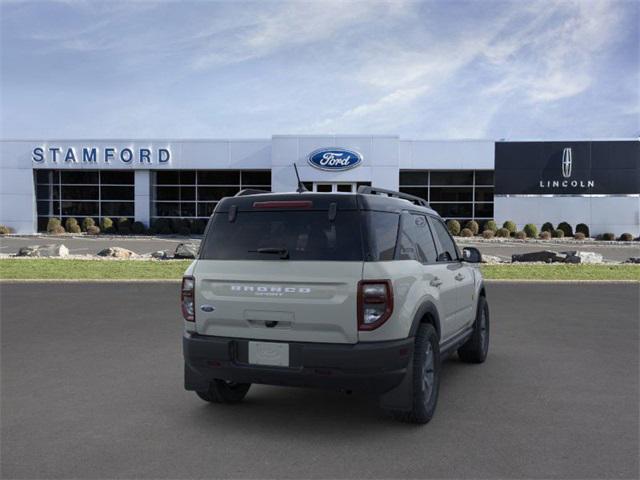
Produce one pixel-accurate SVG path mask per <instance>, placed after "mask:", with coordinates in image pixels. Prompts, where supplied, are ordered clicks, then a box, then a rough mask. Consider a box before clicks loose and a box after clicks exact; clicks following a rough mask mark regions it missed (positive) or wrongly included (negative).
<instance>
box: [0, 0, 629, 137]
mask: <svg viewBox="0 0 640 480" xmlns="http://www.w3.org/2000/svg"><path fill="white" fill-rule="evenodd" d="M0 1H1V2H2V3H1V4H0V29H1V37H0V40H1V43H0V54H1V64H0V67H1V70H0V74H1V77H0V78H1V80H0V81H1V83H0V87H1V89H0V101H1V103H0V107H1V115H2V116H1V120H2V123H1V125H0V136H1V137H2V138H3V139H42V138H45V139H49V138H61V139H71V138H74V139H75V138H77V139H81V138H122V139H125V138H170V139H179V138H269V137H271V135H278V134H392V135H399V136H400V137H401V138H405V139H463V138H483V139H502V138H504V139H580V138H621V137H638V136H640V72H639V71H640V33H639V25H640V1H637V0H629V1H595V0H593V1H591V0H577V1H571V0H566V1H554V2H550V1H543V2H537V1H526V0H522V1H510V2H502V1H479V0H476V1H469V2H458V1H441V2H435V1H434V2H410V1H401V0H395V1H374V0H367V1H358V2H352V1H293V2H284V1H261V2H238V1H226V2H222V1H221V2H214V1H191V2H185V1H183V2H169V1H162V2H150V1H129V2H115V1H89V0H86V1H82V0H76V1H74V0H67V1H56V2H45V1H37V2H24V1H15V0H0Z"/></svg>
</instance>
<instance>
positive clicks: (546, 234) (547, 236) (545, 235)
mask: <svg viewBox="0 0 640 480" xmlns="http://www.w3.org/2000/svg"><path fill="white" fill-rule="evenodd" d="M539 237H540V240H549V239H550V238H551V232H549V231H548V230H544V231H543V232H540V235H539Z"/></svg>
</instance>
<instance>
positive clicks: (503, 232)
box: [496, 227, 511, 238]
mask: <svg viewBox="0 0 640 480" xmlns="http://www.w3.org/2000/svg"><path fill="white" fill-rule="evenodd" d="M510 236H511V232H510V231H509V230H507V229H506V228H504V227H503V228H499V229H498V231H497V232H496V237H499V238H509V237H510Z"/></svg>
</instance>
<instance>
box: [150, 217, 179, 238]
mask: <svg viewBox="0 0 640 480" xmlns="http://www.w3.org/2000/svg"><path fill="white" fill-rule="evenodd" d="M149 231H150V233H152V234H153V235H171V234H172V233H173V232H172V231H171V224H170V223H169V220H167V219H166V218H158V219H156V220H154V221H153V222H152V223H151V228H150V230H149Z"/></svg>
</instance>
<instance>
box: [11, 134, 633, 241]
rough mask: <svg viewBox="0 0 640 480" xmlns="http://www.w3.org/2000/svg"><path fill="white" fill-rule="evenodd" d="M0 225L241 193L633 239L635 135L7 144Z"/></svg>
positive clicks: (184, 213)
mask: <svg viewBox="0 0 640 480" xmlns="http://www.w3.org/2000/svg"><path fill="white" fill-rule="evenodd" d="M0 147H1V148H0V224H3V225H7V226H9V227H11V228H13V229H14V230H15V231H16V232H17V233H26V234H28V233H35V232H37V231H42V230H45V229H46V224H47V222H48V220H49V218H51V217H57V218H61V219H63V220H64V219H65V218H67V217H75V218H77V219H78V220H80V219H82V218H84V217H93V218H94V219H95V220H96V221H99V220H100V219H101V218H103V217H110V218H114V219H115V218H120V217H127V218H130V219H131V220H137V221H141V222H143V223H144V224H146V225H149V224H150V223H151V222H153V221H154V220H156V219H160V218H190V219H206V218H208V217H209V216H210V215H211V213H212V212H213V209H214V208H215V206H216V203H217V202H218V201H219V200H220V199H221V198H223V197H225V196H231V195H234V194H235V193H237V192H238V191H239V190H241V189H244V188H256V189H263V190H271V191H274V192H286V191H294V190H295V189H296V186H297V181H296V176H295V172H294V169H293V164H294V163H295V164H296V165H297V166H298V169H299V172H300V177H301V179H302V181H303V182H304V183H305V184H306V186H307V188H308V189H309V190H312V191H317V192H330V191H337V192H353V191H356V190H357V188H358V187H359V186H361V185H371V186H374V187H378V188H383V189H389V190H400V191H402V192H406V193H410V194H412V195H416V196H419V197H422V198H424V199H426V200H427V201H428V202H429V203H430V204H431V206H432V208H433V209H435V210H436V211H438V212H439V213H440V214H441V215H442V216H443V217H444V218H447V219H449V218H455V219H460V220H468V219H475V220H478V221H480V222H481V221H483V220H487V219H492V218H493V219H496V220H497V221H498V222H500V223H501V222H503V221H505V220H513V221H515V222H516V224H517V225H518V227H519V228H522V226H523V225H524V224H526V223H534V224H537V225H538V227H540V226H541V225H542V223H544V222H552V223H553V224H554V225H557V224H558V223H559V222H562V221H567V222H569V223H570V224H572V225H573V226H575V225H576V224H578V223H585V224H587V225H588V226H589V227H590V229H591V233H592V235H597V234H599V233H604V232H613V233H615V234H620V233H623V232H629V233H632V234H633V235H640V141H639V140H638V139H620V140H579V141H574V140H567V141H537V140H536V141H492V140H451V141H449V140H447V141H437V140H436V141H431V140H429V141H425V140H405V139H401V138H399V137H398V136H393V135H274V136H273V137H271V138H270V139H249V140H101V139H96V140H55V139H52V140H4V141H2V142H0Z"/></svg>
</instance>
